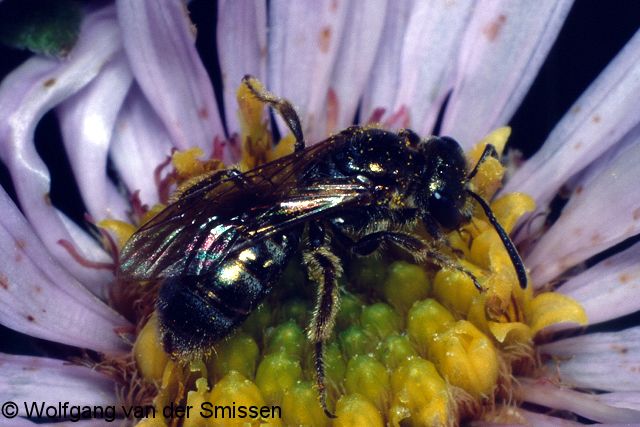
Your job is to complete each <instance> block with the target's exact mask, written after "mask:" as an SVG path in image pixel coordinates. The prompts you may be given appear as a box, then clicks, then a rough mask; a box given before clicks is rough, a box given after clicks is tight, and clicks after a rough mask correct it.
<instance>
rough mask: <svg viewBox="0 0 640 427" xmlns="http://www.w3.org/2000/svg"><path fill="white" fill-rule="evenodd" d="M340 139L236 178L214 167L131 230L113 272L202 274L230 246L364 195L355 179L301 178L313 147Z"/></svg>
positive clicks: (314, 157) (127, 275)
mask: <svg viewBox="0 0 640 427" xmlns="http://www.w3.org/2000/svg"><path fill="white" fill-rule="evenodd" d="M342 144H343V141H342V140H341V139H339V138H338V139H336V138H333V139H329V140H326V141H323V142H321V143H319V144H316V145H314V146H312V147H309V148H307V149H305V150H303V151H301V152H297V153H293V154H290V155H289V156H286V157H283V158H281V159H278V160H276V161H273V162H270V163H267V164H265V165H263V166H260V167H258V168H256V169H253V170H251V171H248V172H246V173H244V174H242V176H241V177H240V179H238V178H233V177H229V176H227V175H225V174H221V173H218V174H214V175H212V176H211V177H209V178H206V179H204V180H203V181H201V182H199V183H197V184H195V185H194V186H192V187H190V188H189V189H187V190H186V191H185V192H184V193H183V194H182V195H181V196H180V198H179V199H178V200H177V201H176V202H174V203H173V204H171V205H169V206H167V208H165V209H164V210H163V211H162V212H160V213H159V214H158V215H156V216H155V217H154V218H152V219H151V220H150V221H149V222H147V223H146V224H144V225H143V226H142V227H141V228H140V229H139V230H138V231H137V232H136V233H134V234H133V236H132V237H131V238H130V239H129V241H128V242H127V244H126V245H125V246H124V248H123V249H122V252H121V254H120V255H121V257H120V258H121V260H120V269H119V277H120V278H122V279H125V280H149V279H154V278H164V277H175V276H185V275H188V276H192V275H201V274H204V273H206V272H207V271H211V269H212V268H215V266H217V265H219V264H220V262H222V261H223V260H224V259H225V258H226V256H227V255H229V254H230V253H233V252H235V251H237V250H241V249H242V248H245V247H248V246H251V245H253V244H255V243H256V242H258V241H260V240H263V239H266V238H268V237H270V236H272V235H273V234H275V233H278V232H282V231H286V230H288V229H290V228H291V227H294V226H296V225H298V224H300V223H303V222H304V221H308V220H309V219H311V218H314V217H317V216H319V215H323V214H326V213H327V212H329V211H332V210H334V209H335V208H338V207H342V206H347V205H352V204H355V203H362V200H364V199H366V198H368V197H369V195H370V191H369V189H368V187H367V186H366V185H365V184H363V183H360V182H356V181H353V180H352V181H353V182H332V181H331V180H330V179H327V180H326V182H319V183H314V184H313V185H308V186H304V187H302V188H300V186H299V180H300V179H301V178H303V177H304V174H305V173H307V172H308V171H309V169H310V168H311V167H312V165H313V164H314V162H317V161H318V159H319V158H320V157H321V156H320V155H319V153H321V152H322V153H324V152H326V151H327V150H332V149H338V148H340V146H341V145H342Z"/></svg>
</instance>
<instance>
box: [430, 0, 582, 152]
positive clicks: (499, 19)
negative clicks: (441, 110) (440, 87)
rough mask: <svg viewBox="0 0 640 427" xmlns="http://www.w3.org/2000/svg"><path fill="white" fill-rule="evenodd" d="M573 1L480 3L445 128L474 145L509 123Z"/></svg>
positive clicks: (460, 61)
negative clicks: (492, 131) (497, 128)
mask: <svg viewBox="0 0 640 427" xmlns="http://www.w3.org/2000/svg"><path fill="white" fill-rule="evenodd" d="M571 5H572V1H571V0H564V1H533V2H532V1H528V0H520V1H513V0H502V1H495V0H484V1H479V2H476V3H475V9H474V12H473V17H472V19H471V22H469V24H468V26H467V30H466V34H465V36H464V40H463V41H462V45H461V47H460V53H459V55H458V63H457V64H456V70H457V77H456V79H455V82H454V91H453V94H452V95H451V99H450V100H449V105H448V106H447V110H446V113H445V117H444V121H443V124H442V133H443V134H446V135H451V136H453V137H454V138H456V139H457V140H458V141H460V143H461V144H462V145H463V146H465V147H471V146H472V145H473V144H475V143H476V142H477V141H478V140H479V139H480V138H482V137H483V136H484V135H486V134H487V133H489V132H490V131H491V130H493V129H495V128H496V127H498V126H502V125H505V124H507V122H508V121H509V119H510V118H511V116H512V115H513V113H514V112H515V110H516V108H517V107H518V106H519V105H520V102H521V101H522V99H523V98H524V96H525V95H526V93H527V91H528V90H529V86H531V83H533V79H534V78H535V76H536V75H537V74H538V70H539V68H540V67H541V66H542V63H543V62H544V59H545V58H546V56H547V53H548V52H549V49H551V46H552V44H553V42H554V41H555V39H556V37H557V35H558V33H559V32H560V28H561V27H562V24H563V23H564V19H565V17H566V15H567V13H568V12H569V9H570V8H571Z"/></svg>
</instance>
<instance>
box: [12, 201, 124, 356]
mask: <svg viewBox="0 0 640 427" xmlns="http://www.w3.org/2000/svg"><path fill="white" fill-rule="evenodd" d="M0 212H2V216H1V217H0V259H1V260H2V262H1V263H0V323H2V324H3V325H5V326H7V327H9V328H11V329H15V330H17V331H20V332H23V333H26V334H29V335H32V336H35V337H39V338H43V339H47V340H50V341H55V342H61V343H64V344H69V345H74V346H77V347H81V348H89V349H92V350H96V351H101V352H106V353H109V352H118V351H123V350H125V349H126V346H125V345H124V344H123V342H122V340H121V338H120V337H118V335H117V334H116V332H115V330H116V329H118V328H122V327H124V326H127V325H128V322H127V321H126V320H124V319H123V318H122V317H120V316H119V315H118V314H117V313H115V312H114V311H113V310H112V309H111V308H109V307H107V306H106V305H105V304H104V303H103V302H102V301H100V300H98V299H97V298H95V297H94V296H93V295H92V294H91V293H89V292H88V291H87V289H85V288H84V287H83V286H82V285H81V284H80V283H78V282H77V281H76V280H75V279H74V278H73V277H71V276H70V275H69V274H68V273H67V272H66V271H64V270H63V269H62V268H60V266H59V265H58V264H57V263H56V262H55V261H54V260H52V259H51V257H50V255H49V253H48V252H47V250H46V249H45V248H44V247H43V246H42V242H41V241H40V239H38V238H37V237H36V236H35V235H34V234H33V232H32V230H31V227H30V226H29V224H28V223H27V222H26V220H25V219H24V217H23V216H22V214H21V213H20V212H19V211H18V209H17V208H16V206H15V205H14V204H13V202H11V199H10V198H9V196H8V195H7V194H6V193H5V192H4V190H2V189H0Z"/></svg>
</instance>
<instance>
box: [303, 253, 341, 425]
mask: <svg viewBox="0 0 640 427" xmlns="http://www.w3.org/2000/svg"><path fill="white" fill-rule="evenodd" d="M303 260H304V263H305V266H306V268H307V273H308V275H309V279H311V280H312V281H313V282H315V283H316V284H317V286H318V297H317V300H316V306H315V308H314V310H313V316H312V318H311V323H310V325H309V330H308V331H307V335H308V337H309V340H310V341H311V342H313V343H314V344H315V368H316V385H317V387H318V393H319V395H320V403H321V405H322V408H323V409H324V412H325V414H327V416H328V417H330V418H335V416H334V415H333V414H332V413H331V412H330V411H329V410H328V409H327V390H326V385H325V371H324V359H323V347H324V343H325V342H326V341H327V340H328V339H329V337H330V336H331V332H332V331H333V326H334V324H335V320H336V313H337V312H338V306H339V303H340V299H339V292H338V291H339V289H338V278H339V277H340V276H341V275H342V264H341V263H340V260H339V259H338V257H337V256H336V255H335V254H333V253H332V252H331V251H330V249H329V248H328V247H327V246H321V247H318V248H310V249H307V250H306V251H305V252H304V253H303Z"/></svg>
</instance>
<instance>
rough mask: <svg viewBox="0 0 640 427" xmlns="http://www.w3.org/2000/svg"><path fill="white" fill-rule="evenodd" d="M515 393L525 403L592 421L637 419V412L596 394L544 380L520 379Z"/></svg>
mask: <svg viewBox="0 0 640 427" xmlns="http://www.w3.org/2000/svg"><path fill="white" fill-rule="evenodd" d="M518 396H519V397H520V399H523V400H524V401H525V402H530V403H535V404H536V405H541V406H545V407H547V408H552V409H559V410H564V411H569V412H573V413H574V414H578V415H580V416H581V417H584V418H587V419H589V420H592V421H598V422H604V423H631V422H635V421H638V420H640V411H637V410H634V409H629V408H618V407H614V406H610V405H608V404H606V403H604V402H602V401H601V400H600V399H599V396H598V395H595V394H587V393H582V392H578V391H575V390H571V389H568V388H564V387H559V386H556V385H553V384H551V383H550V382H546V381H536V380H532V379H527V378H522V379H521V380H520V387H519V390H518Z"/></svg>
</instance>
